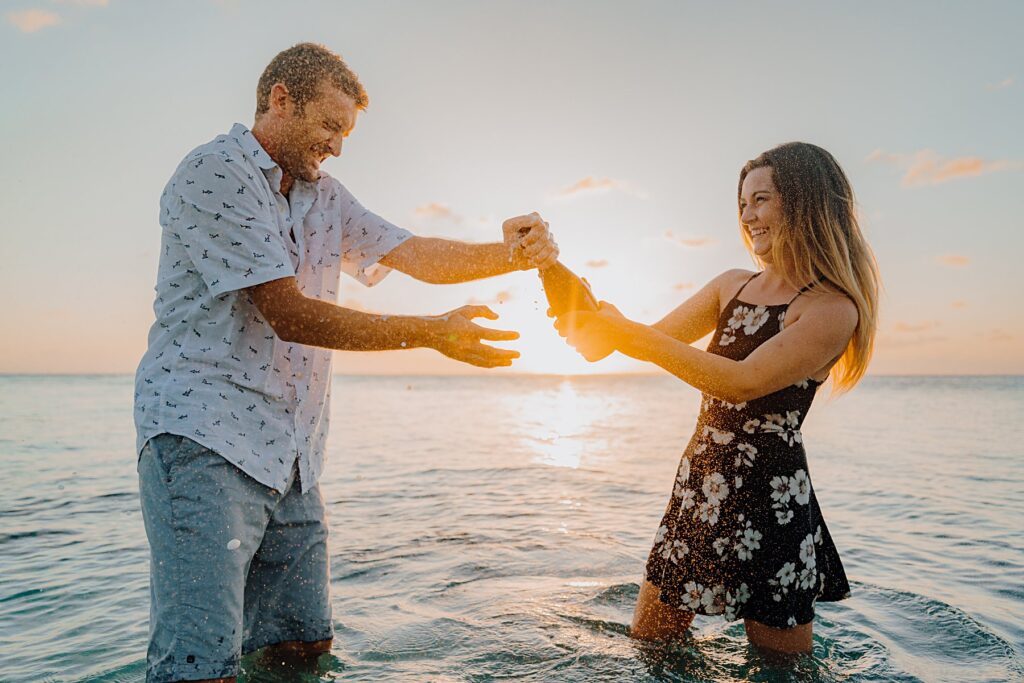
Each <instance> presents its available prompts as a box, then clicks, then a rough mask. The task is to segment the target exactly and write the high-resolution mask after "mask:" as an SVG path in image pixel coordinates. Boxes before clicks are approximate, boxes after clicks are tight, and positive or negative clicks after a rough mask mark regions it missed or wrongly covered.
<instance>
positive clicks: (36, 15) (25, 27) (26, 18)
mask: <svg viewBox="0 0 1024 683" xmlns="http://www.w3.org/2000/svg"><path fill="white" fill-rule="evenodd" d="M7 21H9V22H11V23H12V24H14V25H15V26H16V27H17V28H18V30H19V31H21V32H22V33H35V32H36V31H41V30H42V29H44V28H47V27H49V26H54V25H56V24H59V23H60V15H59V14H56V13H54V12H48V11H46V10H42V9H26V10H21V11H20V12H8V14H7Z"/></svg>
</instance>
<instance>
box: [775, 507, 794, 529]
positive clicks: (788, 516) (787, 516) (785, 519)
mask: <svg viewBox="0 0 1024 683" xmlns="http://www.w3.org/2000/svg"><path fill="white" fill-rule="evenodd" d="M792 519H793V511H792V510H776V511H775V520H776V521H777V522H778V523H779V525H780V526H785V525H787V524H789V523H790V521H792Z"/></svg>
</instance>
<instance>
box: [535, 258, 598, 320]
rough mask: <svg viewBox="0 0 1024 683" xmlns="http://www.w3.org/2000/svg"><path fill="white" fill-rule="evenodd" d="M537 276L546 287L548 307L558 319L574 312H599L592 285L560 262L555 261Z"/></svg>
mask: <svg viewBox="0 0 1024 683" xmlns="http://www.w3.org/2000/svg"><path fill="white" fill-rule="evenodd" d="M537 275H538V276H540V281H541V284H542V285H543V286H544V296H546V297H547V299H548V306H550V307H551V312H552V313H553V314H554V315H555V317H556V318H560V317H562V316H563V315H565V314H566V313H572V312H574V311H596V310H597V306H598V304H597V299H596V298H595V297H594V294H593V292H591V291H590V285H588V284H587V282H586V281H585V280H583V278H581V277H580V276H579V275H577V274H576V273H574V272H572V271H571V270H569V269H568V268H566V267H565V266H564V265H562V263H561V262H560V261H555V263H554V265H552V266H549V267H547V268H545V269H544V270H538V271H537Z"/></svg>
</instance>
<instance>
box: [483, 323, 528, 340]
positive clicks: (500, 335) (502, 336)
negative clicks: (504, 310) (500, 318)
mask: <svg viewBox="0 0 1024 683" xmlns="http://www.w3.org/2000/svg"><path fill="white" fill-rule="evenodd" d="M477 335H478V336H479V337H480V339H486V340H487V341H513V340H515V339H519V333H518V332H516V331H515V330H496V329H494V328H493V327H480V326H479V325H478V326H477Z"/></svg>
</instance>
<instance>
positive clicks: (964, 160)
mask: <svg viewBox="0 0 1024 683" xmlns="http://www.w3.org/2000/svg"><path fill="white" fill-rule="evenodd" d="M866 161H868V162H880V163H885V164H890V165H893V166H897V167H899V168H902V169H904V174H903V178H902V179H901V181H900V184H901V185H903V186H904V187H917V186H921V185H939V184H941V183H945V182H949V181H950V180H955V179H957V178H968V177H973V176H980V175H986V174H988V173H997V172H999V171H1015V170H1019V169H1022V168H1024V162H1020V161H1010V160H1005V159H1002V160H991V161H990V160H986V159H982V158H981V157H956V158H954V159H946V158H943V157H941V156H940V155H939V154H938V153H937V152H935V151H934V150H931V149H922V150H919V151H917V152H914V153H913V154H894V153H891V152H886V151H884V150H881V149H876V150H875V151H873V152H872V153H871V154H869V155H868V157H867V159H866Z"/></svg>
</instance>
